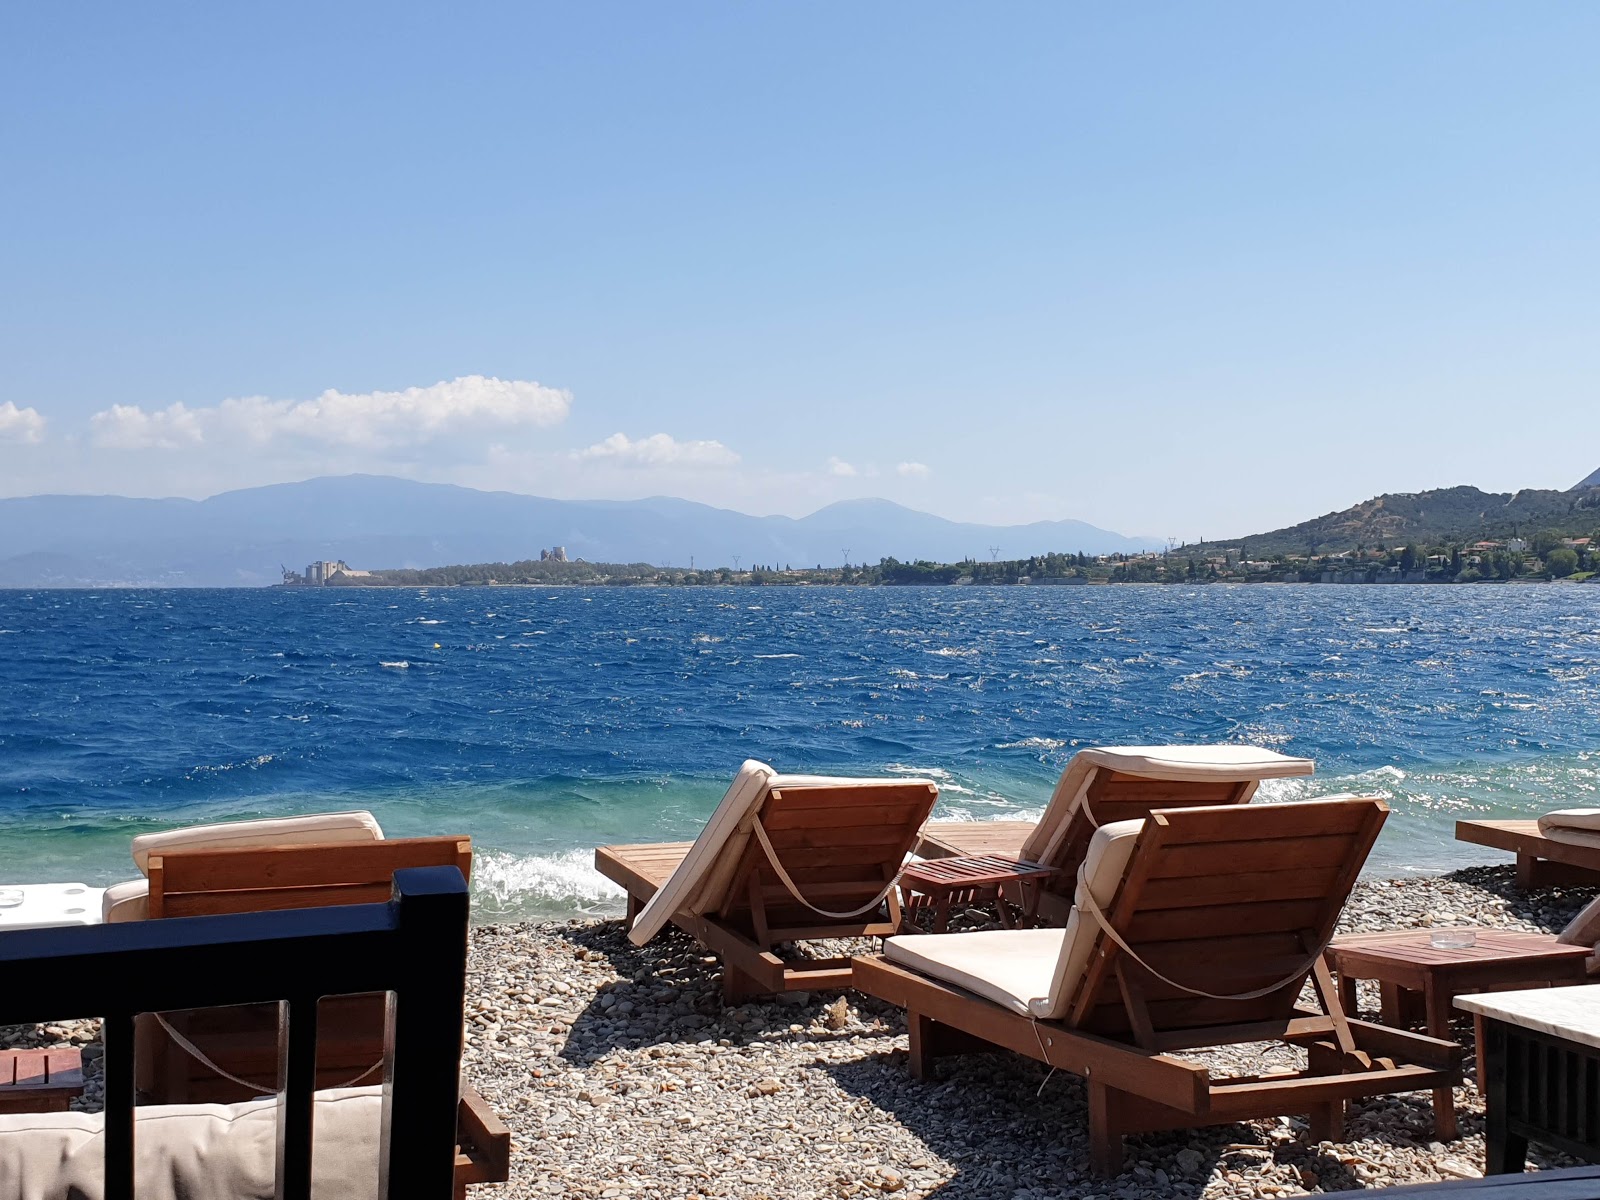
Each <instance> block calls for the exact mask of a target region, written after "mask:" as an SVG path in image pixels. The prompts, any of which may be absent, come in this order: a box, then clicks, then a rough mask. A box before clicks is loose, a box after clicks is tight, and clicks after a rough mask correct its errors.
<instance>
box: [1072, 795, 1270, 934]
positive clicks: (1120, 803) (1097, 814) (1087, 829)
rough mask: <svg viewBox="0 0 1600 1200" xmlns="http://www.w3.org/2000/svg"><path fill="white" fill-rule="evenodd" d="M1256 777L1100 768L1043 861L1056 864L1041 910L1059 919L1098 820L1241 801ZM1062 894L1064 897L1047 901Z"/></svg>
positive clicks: (1246, 797) (1108, 821)
mask: <svg viewBox="0 0 1600 1200" xmlns="http://www.w3.org/2000/svg"><path fill="white" fill-rule="evenodd" d="M1259 786H1260V783H1259V781H1258V780H1255V779H1241V780H1236V781H1235V780H1224V781H1222V782H1218V783H1211V782H1206V783H1197V782H1194V781H1190V780H1174V779H1146V778H1144V777H1143V776H1141V775H1125V774H1123V773H1122V772H1120V771H1112V770H1108V769H1105V768H1101V769H1100V770H1099V771H1097V772H1096V773H1095V777H1094V778H1093V779H1092V780H1091V781H1090V783H1089V787H1088V790H1087V791H1086V792H1085V793H1084V802H1085V805H1086V806H1087V808H1088V812H1084V811H1083V809H1082V808H1078V809H1075V810H1073V812H1072V815H1071V816H1069V817H1068V818H1067V830H1066V834H1065V836H1064V837H1063V839H1062V842H1061V848H1060V850H1059V851H1057V853H1056V854H1055V855H1054V856H1052V859H1051V861H1050V862H1048V863H1046V864H1045V865H1046V866H1051V867H1056V868H1057V871H1056V873H1055V874H1054V875H1050V876H1047V877H1046V878H1045V880H1044V884H1043V887H1044V891H1045V898H1044V899H1045V902H1044V903H1043V904H1042V905H1041V913H1042V915H1044V916H1046V917H1052V916H1054V917H1057V918H1059V919H1062V920H1064V919H1065V918H1066V912H1067V910H1068V909H1070V908H1071V906H1072V893H1073V890H1074V889H1075V888H1076V887H1077V883H1078V868H1079V867H1080V866H1082V865H1083V857H1084V855H1085V854H1087V853H1088V852H1089V839H1090V838H1092V837H1093V836H1094V831H1095V830H1096V829H1098V828H1099V827H1100V826H1102V825H1109V824H1111V822H1113V821H1132V820H1135V819H1138V820H1143V819H1145V818H1146V817H1148V816H1149V815H1150V814H1151V813H1152V812H1154V811H1155V810H1156V809H1158V808H1159V809H1163V810H1169V811H1170V810H1172V809H1178V808H1198V807H1213V806H1216V805H1221V804H1244V803H1246V802H1247V801H1248V800H1249V799H1250V797H1251V796H1253V795H1255V792H1256V788H1257V787H1259ZM1056 897H1062V898H1064V903H1062V902H1061V901H1059V900H1058V901H1056V903H1051V902H1050V901H1051V900H1053V899H1055V898H1056Z"/></svg>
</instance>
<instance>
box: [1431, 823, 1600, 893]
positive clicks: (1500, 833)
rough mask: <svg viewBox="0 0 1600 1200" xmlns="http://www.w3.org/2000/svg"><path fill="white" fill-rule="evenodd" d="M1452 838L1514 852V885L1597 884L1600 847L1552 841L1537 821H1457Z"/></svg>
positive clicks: (1599, 876)
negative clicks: (1515, 861) (1515, 860)
mask: <svg viewBox="0 0 1600 1200" xmlns="http://www.w3.org/2000/svg"><path fill="white" fill-rule="evenodd" d="M1456 841H1458V842H1471V843H1473V844H1474V845H1478V846H1491V847H1493V848H1494V849H1496V850H1509V851H1510V852H1511V853H1513V854H1515V855H1516V856H1517V886H1518V887H1522V888H1536V887H1557V886H1561V885H1565V884H1583V885H1588V886H1593V885H1595V884H1600V849H1596V848H1595V847H1593V846H1574V845H1572V844H1570V843H1568V842H1557V841H1552V840H1551V839H1550V838H1548V837H1546V836H1545V835H1544V834H1543V833H1541V832H1540V831H1539V822H1538V821H1457V822H1456Z"/></svg>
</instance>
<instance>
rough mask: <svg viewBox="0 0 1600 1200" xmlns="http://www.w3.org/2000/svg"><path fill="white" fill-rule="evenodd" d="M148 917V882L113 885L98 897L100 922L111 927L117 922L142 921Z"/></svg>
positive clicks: (136, 880) (131, 880)
mask: <svg viewBox="0 0 1600 1200" xmlns="http://www.w3.org/2000/svg"><path fill="white" fill-rule="evenodd" d="M149 915H150V881H149V880H148V879H142V878H141V879H130V880H128V881H127V882H126V883H114V884H112V885H111V886H110V887H108V888H107V889H106V893H105V895H103V896H101V897H100V920H101V922H102V923H103V924H106V925H112V924H115V923H117V922H119V921H143V920H144V919H145V918H147V917H148V916H149Z"/></svg>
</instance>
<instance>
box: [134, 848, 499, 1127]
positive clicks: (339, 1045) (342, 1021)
mask: <svg viewBox="0 0 1600 1200" xmlns="http://www.w3.org/2000/svg"><path fill="white" fill-rule="evenodd" d="M408 867H455V868H457V869H458V870H459V871H460V872H461V874H462V877H463V878H470V874H471V869H472V842H471V839H469V838H465V837H429V838H392V839H388V840H384V841H371V842H333V843H326V844H319V843H312V844H294V845H286V846H247V847H233V848H228V849H221V850H217V849H193V850H170V851H163V852H161V853H159V854H156V853H153V854H151V855H150V856H149V861H148V872H149V878H150V895H149V914H150V917H151V918H152V919H155V918H164V917H196V916H221V915H226V914H229V913H243V912H264V911H270V910H282V909H297V908H323V907H327V906H329V905H341V904H372V903H378V902H380V901H382V900H385V899H387V898H388V895H389V892H390V890H391V889H392V886H393V884H392V882H391V881H392V878H393V876H394V872H395V871H397V870H403V869H405V868H408ZM162 1019H163V1020H165V1021H166V1022H167V1025H168V1027H169V1028H162V1026H161V1024H160V1023H159V1022H158V1021H157V1020H156V1019H155V1017H154V1016H152V1015H150V1014H145V1015H142V1016H141V1017H140V1019H139V1022H138V1030H137V1036H138V1040H139V1064H138V1065H139V1073H138V1087H139V1091H140V1094H141V1095H142V1096H143V1097H144V1098H145V1099H146V1100H147V1101H150V1102H152V1103H166V1104H180V1103H188V1102H196V1101H203V1102H216V1103H225V1104H226V1103H236V1102H238V1101H242V1100H249V1099H251V1098H252V1097H253V1096H257V1095H260V1094H261V1093H262V1092H264V1091H270V1090H272V1089H271V1087H270V1086H269V1087H263V1086H260V1085H263V1084H271V1083H272V1082H273V1080H274V1079H275V1078H276V1075H277V1072H278V1062H279V1047H278V1031H277V1025H276V1020H275V1016H274V1014H273V1013H271V1012H270V1011H269V1010H264V1009H259V1008H242V1009H201V1010H194V1011H183V1012H171V1013H166V1014H163V1018H162ZM385 1019H386V1018H385V1004H384V999H383V997H381V996H346V997H339V998H336V999H330V1000H328V1001H326V1002H325V1003H324V1004H323V1005H322V1008H321V1012H320V1013H319V1018H318V1025H319V1028H318V1035H317V1086H318V1087H321V1088H332V1087H344V1086H351V1085H354V1084H356V1083H372V1082H374V1081H375V1080H376V1081H377V1082H381V1081H382V1072H381V1071H376V1072H374V1071H372V1068H373V1066H374V1064H375V1063H377V1062H379V1061H380V1060H381V1059H382V1057H383V1045H384V1026H385ZM174 1031H175V1032H176V1034H177V1036H179V1037H183V1038H185V1039H187V1040H189V1041H190V1042H192V1043H193V1044H194V1045H195V1046H196V1047H197V1048H199V1049H200V1050H201V1051H202V1052H203V1053H204V1054H205V1057H206V1059H208V1060H209V1062H204V1061H201V1060H200V1059H199V1058H197V1057H196V1056H195V1055H194V1054H193V1053H191V1052H190V1051H189V1050H187V1049H186V1048H184V1047H183V1046H182V1045H181V1044H179V1043H177V1042H176V1040H175V1038H174V1036H173V1033H174ZM217 1068H220V1071H219V1070H218V1069H217ZM228 1076H233V1077H234V1078H231V1079H230V1078H229V1077H228ZM241 1081H242V1082H241Z"/></svg>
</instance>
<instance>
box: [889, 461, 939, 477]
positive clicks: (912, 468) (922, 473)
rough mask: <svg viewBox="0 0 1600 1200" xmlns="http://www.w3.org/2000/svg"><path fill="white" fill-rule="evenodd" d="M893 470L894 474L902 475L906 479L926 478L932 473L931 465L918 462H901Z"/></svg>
mask: <svg viewBox="0 0 1600 1200" xmlns="http://www.w3.org/2000/svg"><path fill="white" fill-rule="evenodd" d="M894 470H895V474H896V475H903V476H905V477H906V478H907V479H926V478H927V477H928V476H929V475H932V474H933V468H932V467H930V466H928V464H927V463H919V462H903V463H901V464H900V465H899V466H898V467H896V468H895V469H894Z"/></svg>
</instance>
